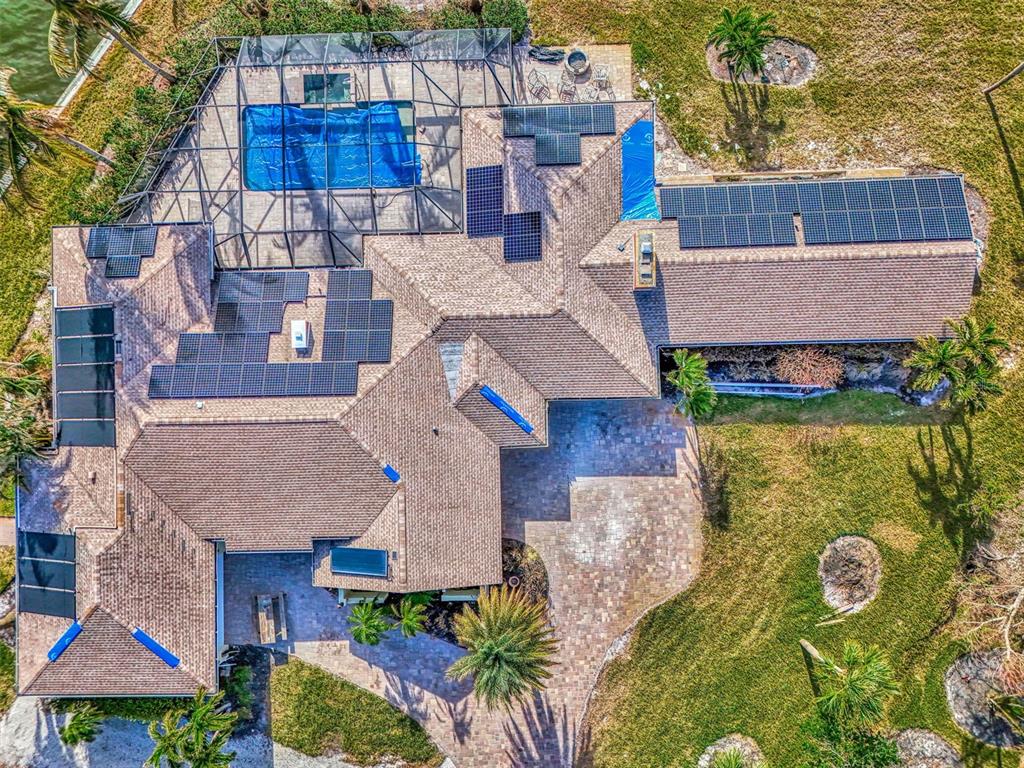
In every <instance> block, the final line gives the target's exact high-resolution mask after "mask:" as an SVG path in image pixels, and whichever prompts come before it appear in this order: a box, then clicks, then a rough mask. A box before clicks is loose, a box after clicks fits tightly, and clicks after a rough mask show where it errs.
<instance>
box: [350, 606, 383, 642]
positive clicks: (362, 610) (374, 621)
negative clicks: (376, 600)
mask: <svg viewBox="0 0 1024 768" xmlns="http://www.w3.org/2000/svg"><path fill="white" fill-rule="evenodd" d="M348 622H349V624H351V625H352V638H353V639H354V640H355V641H356V642H357V643H360V644H361V645H377V643H379V642H380V639H381V637H383V636H384V633H385V632H387V631H388V630H389V629H391V624H389V623H388V622H387V620H386V619H385V618H384V609H383V608H381V607H380V606H379V605H374V604H373V603H359V604H358V605H356V606H355V607H353V608H352V613H351V614H349V617H348Z"/></svg>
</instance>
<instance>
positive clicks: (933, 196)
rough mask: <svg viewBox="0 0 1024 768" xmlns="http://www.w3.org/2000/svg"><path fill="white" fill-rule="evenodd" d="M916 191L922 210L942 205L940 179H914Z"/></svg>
mask: <svg viewBox="0 0 1024 768" xmlns="http://www.w3.org/2000/svg"><path fill="white" fill-rule="evenodd" d="M914 191H915V192H917V202H918V203H919V204H920V205H921V207H922V208H938V207H940V206H941V205H942V195H941V194H939V181H938V179H932V178H921V179H914Z"/></svg>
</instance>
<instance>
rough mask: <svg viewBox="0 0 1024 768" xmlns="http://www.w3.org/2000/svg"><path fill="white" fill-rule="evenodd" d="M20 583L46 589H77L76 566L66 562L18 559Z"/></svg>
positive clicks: (27, 558)
mask: <svg viewBox="0 0 1024 768" xmlns="http://www.w3.org/2000/svg"><path fill="white" fill-rule="evenodd" d="M18 581H19V582H20V583H22V584H27V585H29V586H32V587H43V588H44V589H69V590H74V588H75V564H74V562H71V561H64V560H43V559H36V558H29V557H24V556H22V557H19V558H18Z"/></svg>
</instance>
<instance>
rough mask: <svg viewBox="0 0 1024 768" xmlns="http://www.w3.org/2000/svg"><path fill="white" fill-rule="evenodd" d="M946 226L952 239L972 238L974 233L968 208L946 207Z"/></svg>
mask: <svg viewBox="0 0 1024 768" xmlns="http://www.w3.org/2000/svg"><path fill="white" fill-rule="evenodd" d="M945 213H946V227H947V229H948V230H949V239H950V240H971V239H973V238H974V234H973V232H972V231H971V217H970V216H969V215H968V213H967V209H966V208H946V209H945Z"/></svg>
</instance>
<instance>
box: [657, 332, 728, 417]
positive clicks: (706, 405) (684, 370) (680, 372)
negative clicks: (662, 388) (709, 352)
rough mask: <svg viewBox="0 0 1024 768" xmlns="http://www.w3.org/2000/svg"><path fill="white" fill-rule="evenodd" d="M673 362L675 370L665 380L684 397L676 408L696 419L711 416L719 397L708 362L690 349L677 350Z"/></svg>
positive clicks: (673, 354) (673, 355)
mask: <svg viewBox="0 0 1024 768" xmlns="http://www.w3.org/2000/svg"><path fill="white" fill-rule="evenodd" d="M672 362H673V363H674V364H675V368H674V369H673V370H672V371H670V372H669V373H668V375H667V376H666V377H665V378H667V379H668V383H669V384H671V385H672V386H673V387H675V388H676V390H677V391H678V392H679V393H680V394H681V395H682V396H683V397H682V399H681V400H680V401H679V403H678V404H677V406H676V408H677V409H679V410H682V412H683V413H685V414H686V415H687V416H689V417H690V418H694V419H699V418H704V417H706V416H710V415H711V412H712V411H714V410H715V406H716V405H717V404H718V395H717V394H716V393H715V388H714V387H713V386H712V385H711V380H710V379H709V378H708V362H707V360H705V359H704V358H703V357H701V356H700V355H699V354H698V353H696V352H690V351H689V350H688V349H677V350H675V351H674V352H673V353H672Z"/></svg>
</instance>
